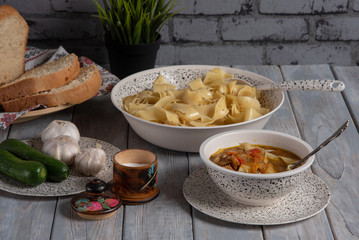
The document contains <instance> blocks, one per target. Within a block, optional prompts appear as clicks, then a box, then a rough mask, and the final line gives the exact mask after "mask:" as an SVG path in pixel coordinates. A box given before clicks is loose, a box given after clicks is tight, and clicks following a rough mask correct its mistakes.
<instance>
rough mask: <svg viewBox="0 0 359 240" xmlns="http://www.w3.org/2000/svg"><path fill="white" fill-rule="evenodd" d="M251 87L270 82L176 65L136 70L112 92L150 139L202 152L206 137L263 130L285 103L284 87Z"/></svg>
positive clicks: (248, 75)
mask: <svg viewBox="0 0 359 240" xmlns="http://www.w3.org/2000/svg"><path fill="white" fill-rule="evenodd" d="M231 77H235V78H239V79H243V80H246V81H248V82H249V83H251V84H252V85H253V86H256V85H260V84H265V83H273V81H272V80H270V79H268V78H266V77H264V76H261V75H258V74H255V73H252V72H248V71H244V70H241V69H237V68H229V67H222V66H211V65H177V66H168V67H160V68H154V69H150V70H145V71H142V72H138V73H135V74H132V75H130V76H128V77H126V78H124V79H122V80H121V81H120V82H118V83H117V84H116V85H115V86H114V88H113V89H112V91H111V101H112V103H113V104H114V106H115V107H116V108H117V109H118V110H119V111H120V112H121V113H122V114H123V115H124V117H125V118H126V120H127V121H128V123H129V124H130V126H131V127H132V129H133V130H134V131H135V132H136V133H137V134H138V135H139V136H140V137H142V138H143V139H145V140H146V141H148V142H150V143H152V144H154V145H157V146H160V147H163V148H167V149H172V150H176V151H184V152H198V151H199V146H200V145H201V143H202V142H203V141H204V140H205V139H206V138H208V137H210V136H212V135H214V134H217V133H221V132H223V131H231V130H237V129H261V128H263V127H264V125H265V124H266V123H267V121H268V120H269V119H270V117H271V116H272V115H273V114H274V113H275V112H276V111H277V110H278V109H279V108H280V107H281V106H282V104H283V101H284V94H283V91H261V92H258V91H257V92H256V89H254V88H250V87H249V86H245V87H243V86H237V85H239V84H237V85H236V84H235V82H233V81H232V82H230V81H225V79H228V78H231Z"/></svg>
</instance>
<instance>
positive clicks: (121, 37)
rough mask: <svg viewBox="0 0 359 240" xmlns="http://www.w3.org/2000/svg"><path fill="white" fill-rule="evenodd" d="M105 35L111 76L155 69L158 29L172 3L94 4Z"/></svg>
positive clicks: (125, 0) (128, 0) (108, 0)
mask: <svg viewBox="0 0 359 240" xmlns="http://www.w3.org/2000/svg"><path fill="white" fill-rule="evenodd" d="M94 3H95V4H96V6H97V10H98V15H96V17H99V19H100V21H101V23H102V26H103V28H104V31H105V44H106V47H107V50H108V54H109V59H110V67H111V72H112V73H114V74H115V75H117V76H118V77H120V78H124V77H126V76H128V75H130V74H132V73H135V72H138V71H142V70H145V69H150V68H153V67H154V66H155V62H156V57H157V51H158V49H159V47H160V41H161V35H160V34H159V32H160V30H161V28H162V27H163V26H164V25H165V24H166V23H167V22H168V20H169V19H170V18H172V17H173V15H174V14H175V13H176V12H172V11H173V10H174V8H175V7H176V5H177V4H176V0H167V1H165V0H142V1H141V0H103V7H102V6H101V5H100V4H99V3H98V2H97V0H94Z"/></svg>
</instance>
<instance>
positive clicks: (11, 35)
mask: <svg viewBox="0 0 359 240" xmlns="http://www.w3.org/2000/svg"><path fill="white" fill-rule="evenodd" d="M28 33H29V26H28V25H27V23H26V21H25V20H24V18H22V17H21V16H20V14H19V13H18V11H16V10H15V9H14V8H13V7H11V6H9V5H2V6H0V85H3V84H5V83H8V82H10V81H12V80H13V79H15V78H17V77H19V76H20V75H21V74H23V73H24V72H25V52H26V45H27V38H28Z"/></svg>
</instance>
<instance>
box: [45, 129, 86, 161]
mask: <svg viewBox="0 0 359 240" xmlns="http://www.w3.org/2000/svg"><path fill="white" fill-rule="evenodd" d="M42 152H44V153H46V154H48V155H50V156H51V157H54V158H56V159H58V160H60V161H62V162H64V163H66V165H68V166H70V165H72V164H73V162H74V160H75V157H76V155H77V154H78V153H79V152H80V147H79V145H78V144H77V141H76V140H75V139H74V138H72V137H70V136H67V135H60V136H57V137H55V138H52V139H50V140H48V141H46V142H45V143H44V144H43V146H42Z"/></svg>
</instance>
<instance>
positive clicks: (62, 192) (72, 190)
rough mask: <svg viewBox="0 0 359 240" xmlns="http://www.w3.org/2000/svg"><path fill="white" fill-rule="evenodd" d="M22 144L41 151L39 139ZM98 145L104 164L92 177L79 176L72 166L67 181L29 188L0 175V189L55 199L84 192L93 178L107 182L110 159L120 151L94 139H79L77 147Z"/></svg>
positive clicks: (110, 171) (111, 175) (110, 173)
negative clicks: (103, 157)
mask: <svg viewBox="0 0 359 240" xmlns="http://www.w3.org/2000/svg"><path fill="white" fill-rule="evenodd" d="M24 142H25V143H26V144H28V145H30V146H31V147H33V148H35V149H37V150H41V147H42V142H41V139H40V138H36V139H31V140H24ZM97 143H99V144H100V145H101V148H102V149H103V150H104V151H105V152H106V157H107V158H106V162H105V166H104V167H103V168H102V170H101V171H100V172H99V173H98V174H97V175H96V176H94V177H86V176H84V175H82V174H80V173H79V172H78V171H77V170H76V169H75V167H74V166H71V167H70V174H69V177H68V178H67V179H65V180H64V181H62V182H48V181H46V182H44V183H42V184H40V185H38V186H35V187H31V186H29V185H26V184H24V183H20V182H18V181H16V180H14V179H11V178H9V177H7V176H5V175H3V174H0V189H1V190H4V191H6V192H10V193H14V194H18V195H25V196H42V197H55V196H67V195H73V194H77V193H80V192H83V191H85V185H86V183H88V182H89V181H92V180H93V179H94V178H99V179H101V180H103V181H105V182H109V181H111V180H112V178H113V162H112V158H113V156H114V154H115V153H117V152H119V151H120V149H119V148H117V147H115V146H113V145H112V144H109V143H107V142H104V141H101V140H98V139H94V138H87V137H81V139H80V141H79V146H80V149H81V150H84V149H86V148H91V147H96V144H97Z"/></svg>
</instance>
